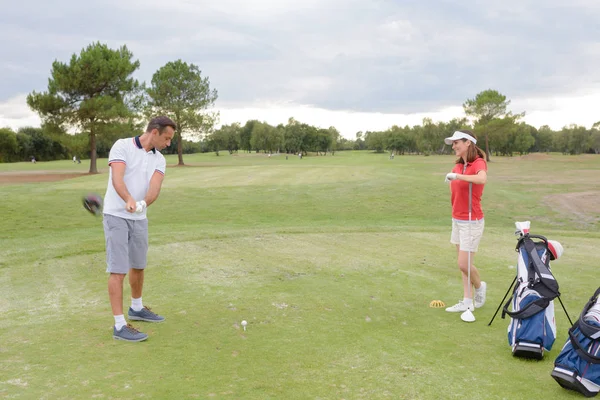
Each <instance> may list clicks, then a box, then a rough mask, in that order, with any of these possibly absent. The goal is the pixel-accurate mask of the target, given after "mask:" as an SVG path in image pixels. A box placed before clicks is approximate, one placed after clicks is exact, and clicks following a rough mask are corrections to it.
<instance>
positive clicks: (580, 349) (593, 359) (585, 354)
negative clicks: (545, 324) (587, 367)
mask: <svg viewBox="0 0 600 400" xmlns="http://www.w3.org/2000/svg"><path fill="white" fill-rule="evenodd" d="M578 326H579V321H578V322H575V324H574V325H573V326H572V327H571V329H569V339H570V340H571V344H572V345H573V348H574V349H575V351H576V352H577V354H578V355H579V357H581V358H583V359H584V360H585V361H587V362H589V363H592V364H600V357H597V356H595V355H593V354H590V353H588V352H587V351H586V350H585V349H584V348H583V346H582V345H581V343H580V342H579V340H578V339H577V336H576V335H575V329H576V328H577V327H578ZM579 328H580V330H581V327H579ZM582 333H583V332H582ZM586 336H587V335H586Z"/></svg>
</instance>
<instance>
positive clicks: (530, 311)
mask: <svg viewBox="0 0 600 400" xmlns="http://www.w3.org/2000/svg"><path fill="white" fill-rule="evenodd" d="M512 300H513V299H512V298H510V299H508V301H507V302H506V304H504V307H503V308H502V319H504V316H505V315H506V314H508V315H509V316H510V317H511V318H514V319H526V318H529V317H532V316H534V315H535V314H537V313H539V312H541V311H544V310H545V309H546V308H547V307H548V305H549V304H550V299H548V298H546V297H540V298H539V299H537V300H534V301H532V302H531V303H529V304H527V305H526V306H525V307H523V308H521V309H520V310H519V311H508V307H509V306H510V302H511V301H512Z"/></svg>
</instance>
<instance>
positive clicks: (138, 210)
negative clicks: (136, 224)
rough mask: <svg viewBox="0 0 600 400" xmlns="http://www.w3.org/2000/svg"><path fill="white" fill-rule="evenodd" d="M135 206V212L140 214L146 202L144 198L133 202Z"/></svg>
mask: <svg viewBox="0 0 600 400" xmlns="http://www.w3.org/2000/svg"><path fill="white" fill-rule="evenodd" d="M135 205H136V207H135V212H136V213H138V214H141V213H143V212H144V210H145V209H146V202H145V201H144V200H140V201H138V202H137V203H135Z"/></svg>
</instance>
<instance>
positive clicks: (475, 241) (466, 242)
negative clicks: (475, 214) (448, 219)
mask: <svg viewBox="0 0 600 400" xmlns="http://www.w3.org/2000/svg"><path fill="white" fill-rule="evenodd" d="M484 226H485V222H484V220H483V219H480V220H475V221H471V222H469V221H459V220H457V219H454V218H453V219H452V236H451V237H450V243H452V244H458V245H460V247H459V249H460V250H461V251H470V252H471V253H475V252H477V248H478V247H479V241H480V240H481V237H482V236H483V228H484Z"/></svg>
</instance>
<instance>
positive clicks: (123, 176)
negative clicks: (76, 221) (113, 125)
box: [103, 117, 175, 342]
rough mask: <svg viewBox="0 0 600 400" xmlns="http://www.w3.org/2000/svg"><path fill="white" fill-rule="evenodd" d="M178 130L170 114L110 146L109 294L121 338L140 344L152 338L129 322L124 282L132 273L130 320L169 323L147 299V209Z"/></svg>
mask: <svg viewBox="0 0 600 400" xmlns="http://www.w3.org/2000/svg"><path fill="white" fill-rule="evenodd" d="M174 134H175V123H174V122H173V121H172V120H171V119H169V118H167V117H157V118H154V119H152V120H151V121H150V123H149V124H148V127H147V128H146V132H144V133H143V134H142V135H141V136H136V137H133V138H127V139H119V140H117V141H116V142H115V143H114V144H113V146H112V148H111V149H110V153H109V156H108V165H109V166H110V170H109V176H108V185H107V189H106V195H105V196H104V217H103V224H104V235H105V239H106V265H107V268H106V272H108V273H109V274H110V275H109V277H108V296H109V299H110V305H111V307H112V313H113V316H114V320H115V326H114V328H113V337H114V338H115V339H121V340H126V341H129V342H140V341H142V340H146V339H147V338H148V335H146V334H145V333H142V332H140V331H138V330H137V329H136V328H134V327H133V326H131V325H129V324H127V323H126V322H125V317H124V315H123V281H124V280H125V275H126V274H127V273H129V285H130V286H131V307H130V308H129V311H128V313H127V314H128V317H129V319H130V320H136V321H147V322H162V321H164V317H162V316H160V315H157V314H155V313H154V312H152V311H151V310H150V308H148V307H144V305H143V303H142V289H143V286H144V269H145V268H146V263H147V253H148V220H147V219H146V209H147V207H149V206H150V205H151V204H152V203H154V201H156V199H157V198H158V195H159V194H160V190H161V186H162V182H163V178H164V175H165V169H166V162H165V157H164V156H163V155H162V154H161V153H160V151H159V150H162V149H164V148H165V147H167V146H169V145H170V144H171V140H172V139H173V135H174Z"/></svg>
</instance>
